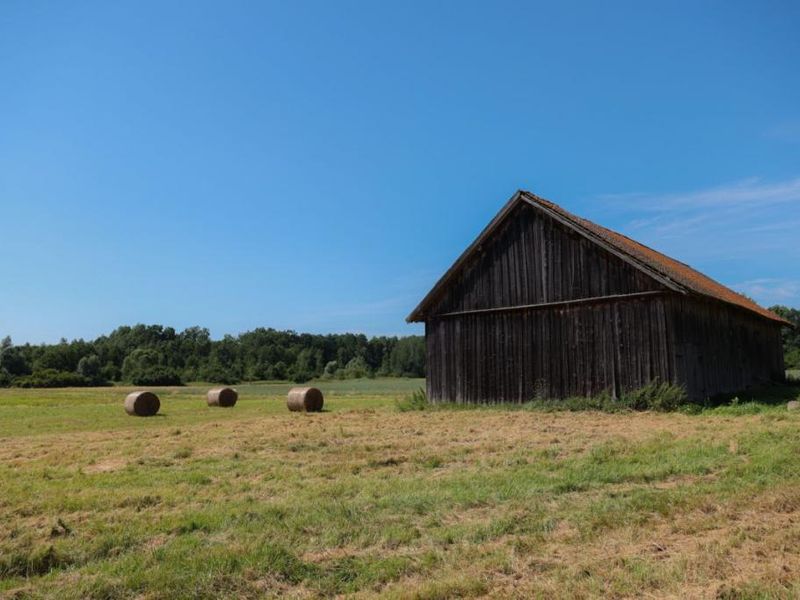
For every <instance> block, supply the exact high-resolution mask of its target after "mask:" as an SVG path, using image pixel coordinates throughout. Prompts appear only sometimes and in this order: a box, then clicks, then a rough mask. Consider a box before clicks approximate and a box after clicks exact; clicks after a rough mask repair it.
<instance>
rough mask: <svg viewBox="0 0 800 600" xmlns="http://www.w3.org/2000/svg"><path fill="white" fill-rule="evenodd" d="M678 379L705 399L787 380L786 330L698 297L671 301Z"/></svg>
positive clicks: (669, 313)
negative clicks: (782, 333) (782, 330)
mask: <svg viewBox="0 0 800 600" xmlns="http://www.w3.org/2000/svg"><path fill="white" fill-rule="evenodd" d="M667 322H668V329H669V332H670V335H669V343H670V349H671V352H672V353H673V355H674V356H675V370H676V380H677V381H679V382H680V383H681V384H683V385H684V387H685V388H686V390H687V392H688V394H689V396H690V397H691V398H694V399H703V398H707V397H710V396H714V395H716V394H720V393H725V392H737V391H740V390H743V389H745V388H747V387H750V386H752V385H757V384H759V383H764V382H768V381H781V380H783V378H784V364H783V346H782V343H781V332H780V326H779V324H777V323H774V322H770V321H767V320H766V319H762V318H760V317H758V316H757V315H754V314H752V313H750V312H747V311H744V310H741V309H738V308H734V307H732V306H728V305H726V304H723V303H721V302H714V301H709V300H704V299H699V298H695V297H687V296H679V295H674V296H671V297H670V298H669V300H668V303H667Z"/></svg>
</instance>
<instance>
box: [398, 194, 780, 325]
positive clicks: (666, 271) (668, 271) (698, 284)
mask: <svg viewBox="0 0 800 600" xmlns="http://www.w3.org/2000/svg"><path fill="white" fill-rule="evenodd" d="M522 203H526V204H529V205H531V206H534V207H535V208H538V209H539V210H541V211H543V212H544V213H546V214H547V215H549V216H550V217H552V218H553V219H555V220H556V221H559V222H560V223H562V224H563V225H565V226H566V227H568V228H569V229H572V230H574V231H576V232H577V233H579V234H580V235H582V236H584V237H585V238H587V239H589V240H591V241H592V242H594V243H596V244H598V245H599V246H601V247H603V248H604V249H606V250H607V251H609V252H611V253H612V254H614V255H616V256H618V257H620V258H621V259H622V260H624V261H625V262H627V263H629V264H631V265H633V266H634V267H636V268H638V269H639V270H641V271H643V272H645V273H646V274H647V275H649V276H650V277H652V278H654V279H656V280H657V281H659V282H660V283H661V284H662V285H664V286H665V287H666V288H668V289H671V290H673V291H675V292H679V293H682V294H697V295H700V296H706V297H708V298H712V299H714V300H719V301H721V302H725V303H726V304H731V305H734V306H737V307H739V308H743V309H745V310H749V311H751V312H753V313H755V314H757V315H759V316H761V317H763V318H765V319H769V320H771V321H776V322H779V323H782V324H786V325H788V324H789V323H788V322H787V321H786V320H784V319H782V318H781V317H779V316H778V315H776V314H775V313H773V312H772V311H769V310H767V309H765V308H763V307H761V306H759V305H758V304H756V303H755V302H753V301H752V300H750V299H749V298H747V297H746V296H743V295H742V294H739V293H737V292H734V291H733V290H732V289H730V288H727V287H725V286H724V285H722V284H721V283H719V282H717V281H714V280H713V279H711V278H710V277H708V276H706V275H703V274H702V273H700V272H699V271H696V270H695V269H693V268H691V267H690V266H689V265H687V264H685V263H682V262H680V261H677V260H675V259H674V258H670V257H669V256H667V255H665V254H662V253H661V252H658V251H657V250H653V249H652V248H650V247H648V246H645V245H644V244H640V243H639V242H637V241H635V240H632V239H631V238H629V237H627V236H624V235H622V234H621V233H617V232H616V231H612V230H610V229H607V228H605V227H602V226H600V225H597V224H596V223H592V222H591V221H589V220H587V219H582V218H581V217H578V216H576V215H573V214H572V213H570V212H568V211H566V210H564V209H563V208H561V207H560V206H558V205H557V204H555V203H553V202H550V201H549V200H545V199H544V198H540V197H539V196H536V195H535V194H532V193H530V192H526V191H524V190H520V191H518V192H517V193H516V194H514V195H513V196H512V197H511V199H510V200H509V201H508V202H507V203H506V205H505V206H504V207H503V208H502V209H501V210H500V212H499V213H497V215H496V216H495V217H494V219H492V221H491V222H490V223H489V224H488V225H487V226H486V228H485V229H484V230H483V231H482V232H481V234H480V235H479V236H478V237H477V239H476V240H475V241H474V242H472V244H470V245H469V247H468V248H467V249H466V250H465V251H464V252H463V253H462V254H461V256H460V257H459V258H458V259H457V260H456V262H455V263H453V265H452V266H451V267H450V268H449V269H448V270H447V272H446V273H445V274H444V275H443V276H442V278H441V279H439V281H438V282H437V283H436V285H435V286H434V287H433V289H431V291H430V292H428V294H427V295H426V296H425V298H423V300H422V302H420V303H419V305H418V306H417V307H416V308H415V309H414V310H413V312H412V313H411V314H410V315H409V316H408V317H407V318H406V321H408V322H409V323H410V322H414V321H421V320H424V318H425V310H426V309H427V308H429V306H430V304H431V303H432V302H433V301H434V300H435V299H436V298H438V297H439V296H440V294H441V293H442V292H443V291H444V289H445V288H446V287H447V285H448V283H449V282H450V280H451V279H452V278H453V277H455V276H456V275H457V274H458V273H459V272H460V271H461V269H462V267H463V266H464V265H465V264H466V263H467V261H468V260H469V259H470V257H471V256H472V255H473V253H475V252H476V251H478V250H479V249H480V247H481V246H482V245H483V244H484V242H485V241H486V240H487V239H488V238H489V237H490V236H491V235H492V234H493V233H494V231H495V230H496V229H497V228H498V227H499V226H500V224H502V223H503V221H505V219H506V218H508V216H509V215H510V214H511V212H512V211H513V209H514V208H516V207H517V206H518V205H520V204H522Z"/></svg>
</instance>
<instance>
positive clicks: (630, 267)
mask: <svg viewBox="0 0 800 600" xmlns="http://www.w3.org/2000/svg"><path fill="white" fill-rule="evenodd" d="M407 321H409V322H424V323H425V337H426V341H427V354H428V357H427V370H428V381H427V388H428V397H429V398H430V399H431V400H432V401H451V402H481V403H491V402H525V401H528V400H531V399H533V398H534V397H536V396H540V397H548V398H564V397H568V396H587V395H594V394H598V393H600V392H602V391H604V390H607V391H610V392H612V393H613V394H615V395H619V394H620V392H622V391H624V390H629V389H635V388H638V387H641V386H643V385H645V384H647V383H648V382H651V381H653V380H659V381H669V382H674V383H677V384H681V385H683V386H684V387H685V389H686V391H687V393H688V395H689V397H690V398H692V399H703V398H707V397H709V396H713V395H715V394H718V393H722V392H732V391H738V390H741V389H745V388H746V387H748V386H751V385H753V384H755V383H760V382H765V381H769V380H782V379H783V378H784V365H783V350H782V346H781V327H782V326H783V325H785V324H786V322H785V321H783V320H782V319H781V318H780V317H778V316H777V315H775V314H774V313H772V312H770V311H768V310H766V309H764V308H762V307H760V306H758V305H757V304H756V303H754V302H753V301H751V300H749V299H748V298H746V297H744V296H742V295H740V294H737V293H736V292H734V291H732V290H730V289H728V288H727V287H725V286H723V285H721V284H720V283H717V282H716V281H714V280H713V279H711V278H709V277H706V276H705V275H703V274H702V273H699V272H697V271H695V270H694V269H692V268H691V267H689V266H688V265H685V264H683V263H681V262H679V261H677V260H675V259H672V258H670V257H668V256H665V255H663V254H661V253H660V252H657V251H655V250H653V249H651V248H648V247H647V246H644V245H642V244H640V243H638V242H635V241H634V240H632V239H630V238H628V237H625V236H624V235H621V234H619V233H616V232H614V231H611V230H609V229H606V228H604V227H601V226H599V225H596V224H594V223H592V222H590V221H587V220H585V219H581V218H580V217H577V216H575V215H573V214H570V213H569V212H567V211H566V210H564V209H563V208H561V207H559V206H558V205H556V204H553V203H552V202H549V201H547V200H544V199H543V198H539V197H537V196H535V195H533V194H531V193H529V192H524V191H520V192H517V193H516V194H515V195H514V196H513V197H512V198H511V200H509V201H508V203H507V204H506V205H505V206H504V207H503V208H502V210H501V211H500V212H499V213H498V214H497V216H496V217H495V218H494V219H493V220H492V221H491V223H489V225H488V226H487V227H486V229H484V230H483V232H482V233H481V234H480V235H479V236H478V238H477V239H476V240H475V241H474V242H473V243H472V244H471V245H470V246H469V247H468V248H467V249H466V250H465V251H464V253H463V254H462V255H461V256H460V257H459V259H458V260H457V261H456V262H455V264H453V266H452V267H450V269H449V270H448V271H447V272H446V273H445V274H444V276H443V277H442V278H441V279H440V280H439V282H438V283H437V284H436V285H435V286H434V288H433V289H432V290H431V291H430V292H429V293H428V295H427V296H425V298H424V299H423V300H422V302H421V303H420V304H419V306H417V308H415V309H414V311H413V312H412V313H411V314H410V315H409V317H408V319H407Z"/></svg>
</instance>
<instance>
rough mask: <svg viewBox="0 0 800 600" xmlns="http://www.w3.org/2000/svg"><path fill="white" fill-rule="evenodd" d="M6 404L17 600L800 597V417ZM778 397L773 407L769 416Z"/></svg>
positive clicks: (70, 398) (362, 406)
mask: <svg viewBox="0 0 800 600" xmlns="http://www.w3.org/2000/svg"><path fill="white" fill-rule="evenodd" d="M319 385H321V386H322V388H323V390H324V391H325V392H326V408H327V409H328V411H327V412H324V413H321V414H314V415H306V414H290V413H288V412H287V411H286V408H285V392H286V391H287V390H288V388H289V387H290V386H289V385H288V384H272V383H268V384H253V385H243V386H238V389H239V391H240V394H241V399H240V402H239V403H238V404H237V405H236V407H234V408H232V409H211V408H208V407H206V406H205V401H204V398H203V393H204V391H205V389H206V387H207V386H189V387H186V388H169V389H165V390H161V391H160V395H161V398H162V413H163V414H162V415H161V416H157V417H153V418H149V419H141V418H134V417H128V416H126V415H125V414H124V412H123V411H122V405H121V402H122V398H124V395H125V393H126V391H127V388H103V389H89V390H79V389H71V390H0V490H2V493H0V596H6V597H37V598H38V597H46V598H198V597H199V598H226V597H227V598H240V597H252V598H256V597H258V598H260V597H265V596H266V597H270V596H273V597H274V596H289V597H302V598H306V597H330V596H336V595H347V596H350V595H354V596H357V597H373V596H385V597H390V598H451V597H477V596H486V595H489V596H499V597H507V596H515V597H542V598H554V597H555V598H575V597H590V596H610V597H642V596H659V597H663V596H677V597H708V598H715V597H719V598H784V597H785V598H792V597H797V596H798V595H800V459H799V458H798V457H800V414H799V413H798V412H788V411H787V410H786V408H785V404H784V401H785V400H786V399H787V398H796V397H798V395H800V387H795V388H786V389H785V390H783V391H782V392H781V394H782V395H781V396H780V397H777V396H774V397H771V398H770V399H769V400H770V402H772V404H759V403H749V402H747V400H748V399H746V398H743V399H742V401H741V402H740V403H738V404H737V405H734V406H729V407H722V408H718V409H715V410H709V411H706V412H704V413H702V414H700V415H692V416H688V415H683V414H654V413H635V414H613V415H612V414H602V413H593V412H578V413H546V412H535V411H520V410H508V409H483V410H436V411H423V412H403V413H401V412H398V411H397V410H396V408H395V400H396V399H399V398H402V397H403V396H404V395H406V394H408V393H410V392H411V391H413V390H415V389H417V388H418V387H420V386H422V385H423V381H422V380H396V379H394V380H392V379H389V380H361V381H343V382H333V383H321V384H319ZM756 400H758V398H756Z"/></svg>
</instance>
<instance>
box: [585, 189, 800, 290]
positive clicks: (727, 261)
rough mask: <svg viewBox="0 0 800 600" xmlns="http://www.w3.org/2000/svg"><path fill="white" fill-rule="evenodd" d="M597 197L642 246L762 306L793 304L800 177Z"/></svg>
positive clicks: (799, 286) (799, 258) (798, 273)
mask: <svg viewBox="0 0 800 600" xmlns="http://www.w3.org/2000/svg"><path fill="white" fill-rule="evenodd" d="M598 200H599V201H600V202H601V203H602V209H603V212H604V213H606V214H608V215H614V218H615V220H616V221H617V225H618V227H620V228H621V229H622V231H623V232H624V233H627V234H629V235H631V236H632V237H634V238H636V239H639V240H640V241H642V242H644V243H645V244H648V245H650V246H653V247H655V248H657V249H658V250H661V251H662V252H666V253H667V254H671V255H673V256H675V257H676V258H678V259H680V260H682V261H684V262H687V263H689V264H691V265H692V266H695V267H696V268H699V269H700V270H708V271H709V274H710V275H712V276H713V277H715V278H717V279H720V280H721V281H723V282H724V283H727V284H729V285H731V286H732V287H735V288H736V289H739V290H741V291H743V292H744V293H746V294H748V295H750V296H752V297H753V298H755V299H756V300H757V301H759V302H760V303H762V304H770V303H772V304H774V303H776V302H783V303H791V304H795V305H800V283H799V282H800V177H796V178H791V179H787V180H783V181H764V180H762V179H758V178H750V179H744V180H741V181H737V182H733V183H730V184H726V185H721V186H715V187H710V188H705V189H699V190H690V191H687V192H683V193H668V194H646V193H625V194H606V195H603V196H600V197H598ZM736 282H739V283H738V284H737V283H736Z"/></svg>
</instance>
